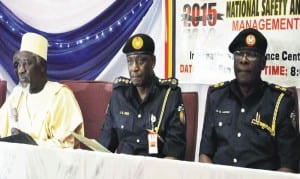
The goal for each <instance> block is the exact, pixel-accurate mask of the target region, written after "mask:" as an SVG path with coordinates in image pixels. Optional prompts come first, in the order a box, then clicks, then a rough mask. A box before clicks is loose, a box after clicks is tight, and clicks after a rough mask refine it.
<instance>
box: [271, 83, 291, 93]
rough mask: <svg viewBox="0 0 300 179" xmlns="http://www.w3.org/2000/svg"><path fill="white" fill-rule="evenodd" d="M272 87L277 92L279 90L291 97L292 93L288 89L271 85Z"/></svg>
mask: <svg viewBox="0 0 300 179" xmlns="http://www.w3.org/2000/svg"><path fill="white" fill-rule="evenodd" d="M270 87H271V88H273V89H275V90H278V91H280V92H283V93H285V94H288V95H291V92H290V91H289V90H288V89H287V88H285V87H282V86H280V85H276V84H270Z"/></svg>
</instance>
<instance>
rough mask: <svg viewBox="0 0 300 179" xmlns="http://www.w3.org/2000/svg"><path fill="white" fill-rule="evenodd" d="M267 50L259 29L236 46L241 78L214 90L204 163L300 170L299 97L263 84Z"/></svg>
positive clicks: (233, 45) (202, 152)
mask: <svg viewBox="0 0 300 179" xmlns="http://www.w3.org/2000/svg"><path fill="white" fill-rule="evenodd" d="M266 48H267V40H266V38H265V37H264V36H263V34H261V33H260V32H259V31H257V30H255V29H245V30H243V31H241V32H240V33H239V34H238V35H237V37H236V38H235V39H234V40H233V41H232V42H231V44H230V46H229V51H230V52H231V53H233V57H234V72H235V76H236V79H234V80H232V81H230V82H225V83H219V84H216V85H214V86H211V87H210V89H209V90H211V91H210V93H209V96H208V99H207V110H206V115H205V121H204V126H203V131H202V139H201V144H200V157H199V160H200V162H207V163H216V164H223V165H232V166H240V167H247V168H257V169H267V170H279V171H287V172H296V171H297V162H298V159H299V151H300V150H299V149H300V148H299V135H298V132H297V130H296V129H295V128H294V127H293V125H292V116H294V115H293V111H294V109H295V105H294V99H293V98H292V97H291V94H290V93H289V92H288V91H287V89H286V88H283V87H280V86H278V85H274V84H268V83H267V82H265V81H262V79H261V71H262V70H263V69H264V67H265V65H266V58H265V52H266Z"/></svg>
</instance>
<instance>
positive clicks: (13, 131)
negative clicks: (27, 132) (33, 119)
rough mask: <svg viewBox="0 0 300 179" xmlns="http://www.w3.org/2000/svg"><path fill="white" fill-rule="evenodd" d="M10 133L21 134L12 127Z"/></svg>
mask: <svg viewBox="0 0 300 179" xmlns="http://www.w3.org/2000/svg"><path fill="white" fill-rule="evenodd" d="M10 133H11V135H18V134H20V133H22V131H21V130H19V129H17V128H15V127H13V128H11V130H10Z"/></svg>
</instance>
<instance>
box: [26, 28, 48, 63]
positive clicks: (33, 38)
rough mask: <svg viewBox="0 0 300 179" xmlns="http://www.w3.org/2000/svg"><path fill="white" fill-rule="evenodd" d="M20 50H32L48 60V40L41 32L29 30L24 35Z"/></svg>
mask: <svg viewBox="0 0 300 179" xmlns="http://www.w3.org/2000/svg"><path fill="white" fill-rule="evenodd" d="M20 51H29V52H32V53H34V54H36V55H39V56H41V57H42V58H43V59H44V60H46V61H47V51H48V40H47V39H46V38H45V37H43V36H41V35H39V34H36V33H32V32H28V33H26V34H24V35H23V37H22V42H21V47H20Z"/></svg>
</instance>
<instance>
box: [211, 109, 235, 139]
mask: <svg viewBox="0 0 300 179" xmlns="http://www.w3.org/2000/svg"><path fill="white" fill-rule="evenodd" d="M231 123H232V114H231V113H216V114H215V120H214V128H215V130H216V132H217V134H218V135H219V136H220V135H224V134H226V133H228V132H226V131H228V130H230V128H231Z"/></svg>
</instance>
